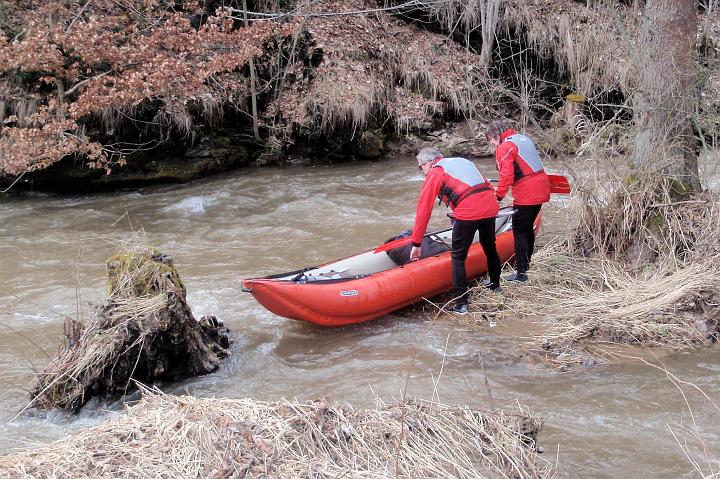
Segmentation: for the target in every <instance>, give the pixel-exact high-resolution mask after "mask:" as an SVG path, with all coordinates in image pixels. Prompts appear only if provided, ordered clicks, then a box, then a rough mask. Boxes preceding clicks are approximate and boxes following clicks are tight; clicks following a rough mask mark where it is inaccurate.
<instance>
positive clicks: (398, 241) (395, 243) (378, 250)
mask: <svg viewBox="0 0 720 479" xmlns="http://www.w3.org/2000/svg"><path fill="white" fill-rule="evenodd" d="M514 213H515V211H514V210H513V211H508V212H506V213H499V214H498V215H497V216H496V218H500V217H503V216H512V215H513V214H514ZM451 229H452V226H451V227H450V228H445V229H442V230H437V231H433V232H431V233H425V234H424V235H423V238H429V237H430V236H435V235H437V234H440V233H445V232H447V231H450V230H451ZM408 243H412V238H411V237H409V236H408V237H407V238H399V239H396V240H392V241H390V242H388V243H385V244H382V245H380V246H378V247H377V248H375V251H373V253H382V252H383V251H390V250H391V249H395V248H399V247H400V246H405V245H406V244H408Z"/></svg>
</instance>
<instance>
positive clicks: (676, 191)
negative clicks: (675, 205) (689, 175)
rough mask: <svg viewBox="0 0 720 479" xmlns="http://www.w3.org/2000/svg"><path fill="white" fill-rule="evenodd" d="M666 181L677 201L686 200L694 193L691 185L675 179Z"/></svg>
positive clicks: (666, 179)
mask: <svg viewBox="0 0 720 479" xmlns="http://www.w3.org/2000/svg"><path fill="white" fill-rule="evenodd" d="M665 181H666V185H667V187H668V189H669V190H670V193H671V194H672V196H673V198H675V199H676V200H686V199H688V198H690V196H692V194H693V193H694V190H693V188H692V186H691V185H690V183H686V182H684V181H680V180H677V179H675V178H665Z"/></svg>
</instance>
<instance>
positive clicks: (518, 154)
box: [495, 128, 550, 205]
mask: <svg viewBox="0 0 720 479" xmlns="http://www.w3.org/2000/svg"><path fill="white" fill-rule="evenodd" d="M495 161H496V164H497V169H498V171H499V172H500V179H499V181H498V185H497V188H496V189H495V194H496V195H497V196H498V198H500V199H503V198H505V195H506V194H507V192H508V189H509V188H510V187H511V186H512V193H513V204H515V205H539V204H542V203H547V202H548V201H550V180H549V179H548V176H547V174H546V173H545V170H544V167H543V164H542V160H540V155H539V154H538V152H537V149H536V148H535V144H534V143H533V142H532V140H530V139H529V138H528V137H526V136H524V135H520V134H518V133H517V132H516V131H515V130H513V129H512V128H508V129H507V130H505V132H504V133H503V134H502V135H500V146H498V147H497V149H496V150H495Z"/></svg>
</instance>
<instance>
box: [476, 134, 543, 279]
mask: <svg viewBox="0 0 720 479" xmlns="http://www.w3.org/2000/svg"><path fill="white" fill-rule="evenodd" d="M485 137H486V138H487V140H488V141H489V142H490V143H491V144H492V145H493V146H495V161H496V164H497V169H498V171H499V172H500V178H499V179H498V185H497V187H496V188H495V196H496V198H497V200H498V201H502V200H503V198H505V195H506V194H507V192H508V190H509V189H510V187H512V194H513V209H514V210H515V213H514V214H513V219H512V229H513V237H514V241H515V273H514V274H512V275H510V276H507V277H506V278H505V280H507V281H516V282H525V281H527V280H528V276H527V271H528V268H529V267H530V258H532V254H533V250H534V249H535V229H534V225H535V219H536V218H537V216H538V214H539V213H540V208H541V207H542V205H543V203H547V202H548V201H550V180H549V179H548V176H547V174H546V173H545V167H544V166H543V162H542V160H541V159H540V154H539V153H538V151H537V148H536V147H535V143H533V141H532V140H531V139H530V138H528V137H527V136H525V135H521V134H519V133H517V132H516V131H515V130H513V129H512V128H508V127H507V126H505V123H504V122H502V121H500V120H497V121H494V122H492V123H491V124H490V125H488V128H487V131H486V133H485Z"/></svg>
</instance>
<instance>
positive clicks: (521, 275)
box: [505, 272, 528, 283]
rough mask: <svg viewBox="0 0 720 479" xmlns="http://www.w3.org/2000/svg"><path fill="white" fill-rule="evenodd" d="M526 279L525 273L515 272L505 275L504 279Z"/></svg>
mask: <svg viewBox="0 0 720 479" xmlns="http://www.w3.org/2000/svg"><path fill="white" fill-rule="evenodd" d="M527 280H528V276H527V275H526V274H525V273H518V272H515V273H513V274H511V275H509V276H505V281H508V282H510V283H524V282H525V281H527Z"/></svg>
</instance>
